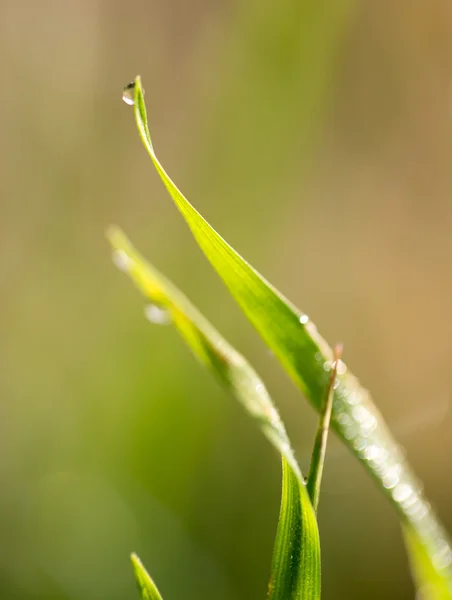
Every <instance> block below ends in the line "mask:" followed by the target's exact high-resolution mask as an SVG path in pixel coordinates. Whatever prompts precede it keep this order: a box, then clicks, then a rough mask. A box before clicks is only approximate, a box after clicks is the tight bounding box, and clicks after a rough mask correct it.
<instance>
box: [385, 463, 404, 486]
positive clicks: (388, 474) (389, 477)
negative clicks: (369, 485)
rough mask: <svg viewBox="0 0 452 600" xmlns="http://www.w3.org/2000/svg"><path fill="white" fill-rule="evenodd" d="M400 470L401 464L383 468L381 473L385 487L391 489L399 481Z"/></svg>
mask: <svg viewBox="0 0 452 600" xmlns="http://www.w3.org/2000/svg"><path fill="white" fill-rule="evenodd" d="M401 470H402V467H401V465H393V466H391V467H388V468H387V469H386V470H385V472H384V474H383V485H384V486H385V488H386V489H388V490H391V489H392V488H394V487H395V486H396V485H397V484H398V483H399V479H400V471H401Z"/></svg>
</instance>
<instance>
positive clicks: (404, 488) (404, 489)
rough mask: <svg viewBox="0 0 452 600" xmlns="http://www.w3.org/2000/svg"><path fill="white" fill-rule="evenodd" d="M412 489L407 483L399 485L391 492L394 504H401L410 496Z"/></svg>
mask: <svg viewBox="0 0 452 600" xmlns="http://www.w3.org/2000/svg"><path fill="white" fill-rule="evenodd" d="M412 493H413V488H412V487H411V485H408V484H407V483H399V484H398V485H396V486H395V488H394V489H393V491H392V497H393V498H394V500H395V501H396V502H400V503H401V504H403V503H404V502H405V501H406V500H408V498H409V497H410V496H411V495H412Z"/></svg>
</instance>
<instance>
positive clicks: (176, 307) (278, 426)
mask: <svg viewBox="0 0 452 600" xmlns="http://www.w3.org/2000/svg"><path fill="white" fill-rule="evenodd" d="M108 238H109V240H110V242H111V245H112V247H113V249H114V253H115V254H114V258H115V262H116V264H118V265H120V266H121V268H122V269H123V270H124V271H125V272H126V273H127V274H128V275H129V276H130V277H131V278H132V280H133V281H134V282H135V284H136V285H137V287H138V288H139V289H140V291H141V292H142V293H143V294H144V295H145V296H146V298H147V299H148V301H149V302H151V303H153V304H155V305H156V306H158V307H159V309H160V310H164V311H166V312H167V314H168V316H169V318H170V319H171V322H172V323H173V325H174V326H175V327H176V329H177V330H178V331H179V333H180V334H181V335H182V337H183V338H184V339H185V341H186V342H187V344H188V346H189V347H190V349H191V350H192V352H193V353H194V354H195V356H196V357H197V358H198V359H199V360H200V361H201V362H202V363H203V364H204V365H206V366H207V367H208V368H209V369H210V370H211V371H212V372H213V373H214V374H215V375H216V376H217V378H218V379H219V380H220V382H221V383H222V384H223V386H224V387H225V388H226V390H227V391H228V392H230V393H231V394H232V395H233V396H234V397H235V398H237V400H238V401H239V402H240V403H241V404H242V405H243V406H244V408H245V409H246V411H247V412H248V413H249V414H250V415H251V416H252V417H253V418H254V419H255V420H257V421H258V423H259V425H260V427H261V429H262V431H263V433H264V434H265V435H266V437H267V438H268V439H269V441H270V442H271V443H272V444H273V446H274V447H275V448H276V449H277V451H278V452H279V453H280V454H281V456H282V462H283V493H282V499H281V511H280V519H279V524H278V532H277V536H276V542H275V552H274V556H273V562H272V570H271V579H270V598H271V600H316V599H318V598H320V546H319V534H318V528H317V521H316V518H315V513H314V510H313V507H312V504H311V501H310V499H309V496H308V493H307V491H306V486H305V485H304V482H303V477H302V474H301V472H300V468H299V466H298V464H297V462H296V460H295V457H294V454H293V452H292V449H291V446H290V442H289V439H288V437H287V433H286V430H285V428H284V425H283V423H282V421H281V419H280V416H279V414H278V411H277V410H276V408H275V406H274V405H273V403H272V401H271V399H270V396H269V395H268V392H267V390H266V388H265V386H264V384H263V383H262V381H261V380H260V379H259V377H258V376H257V374H256V373H255V371H254V370H253V369H252V368H251V367H250V366H249V364H248V363H247V362H246V360H245V359H244V358H243V356H242V355H241V354H239V353H238V352H237V351H236V350H234V348H232V346H230V344H229V343H228V342H227V341H226V340H225V339H224V338H223V337H222V336H221V335H220V334H219V333H218V332H217V331H216V330H215V329H214V327H213V326H212V325H211V324H210V323H209V322H208V321H207V320H206V319H205V318H204V316H203V315H202V314H201V313H200V312H199V311H198V310H197V309H196V308H195V307H194V306H193V305H192V304H191V303H190V301H189V300H188V299H187V298H186V296H184V295H183V294H182V293H181V292H180V291H179V290H178V289H177V288H176V287H175V286H174V285H173V284H172V283H171V282H170V281H168V279H166V278H165V277H164V276H163V275H161V274H160V273H159V272H158V271H157V270H156V269H155V268H154V267H152V266H151V265H150V264H149V263H147V262H145V260H144V259H143V257H142V256H141V255H140V254H139V253H138V252H137V251H136V250H135V248H134V247H133V246H132V245H131V244H130V242H129V241H128V239H127V238H126V237H125V235H124V234H123V233H122V232H121V231H119V230H118V229H111V230H110V231H109V232H108Z"/></svg>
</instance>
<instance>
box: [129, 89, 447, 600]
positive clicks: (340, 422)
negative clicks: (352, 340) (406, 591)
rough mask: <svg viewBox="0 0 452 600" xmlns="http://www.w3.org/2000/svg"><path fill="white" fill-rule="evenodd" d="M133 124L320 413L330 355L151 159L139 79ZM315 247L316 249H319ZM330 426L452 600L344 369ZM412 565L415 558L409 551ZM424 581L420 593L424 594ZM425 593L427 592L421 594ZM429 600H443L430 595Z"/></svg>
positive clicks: (388, 447)
mask: <svg viewBox="0 0 452 600" xmlns="http://www.w3.org/2000/svg"><path fill="white" fill-rule="evenodd" d="M133 103H134V113H135V120H136V123H137V126H138V131H139V134H140V137H141V139H142V141H143V144H144V146H145V148H146V150H147V151H148V153H149V156H150V157H151V159H152V162H153V163H154V166H155V168H156V170H157V172H158V173H159V175H160V177H161V179H162V181H163V183H164V185H165V187H166V188H167V190H168V191H169V193H170V195H171V197H172V198H173V200H174V202H175V204H176V206H177V208H178V209H179V211H180V212H181V213H182V215H183V217H184V218H185V220H186V222H187V224H188V226H189V227H190V229H191V231H192V233H193V235H194V237H195V239H196V241H197V242H198V244H199V246H200V247H201V249H202V250H203V252H204V254H205V255H206V257H207V258H208V260H209V261H210V262H211V264H212V265H213V267H214V268H215V269H216V271H217V272H218V274H219V275H220V276H221V278H222V279H223V281H224V282H225V284H226V286H227V287H228V288H229V291H230V292H231V294H232V295H233V296H234V298H235V299H236V301H237V302H238V304H239V305H240V307H241V308H242V310H243V312H244V313H245V315H246V316H247V317H248V319H249V320H250V321H251V323H252V324H253V325H254V326H255V328H256V329H257V331H258V332H259V333H260V335H261V336H262V338H263V339H264V340H265V342H266V343H267V345H268V346H269V347H270V348H271V349H272V350H273V352H274V353H275V356H277V358H278V359H279V360H280V362H281V363H282V365H283V367H284V368H285V369H286V371H287V373H288V374H289V375H290V376H291V378H292V379H293V380H294V381H295V383H296V384H297V385H298V387H299V388H300V389H301V391H302V392H303V393H304V394H305V395H306V397H307V398H308V399H309V401H310V402H311V403H312V405H313V406H314V407H315V408H316V409H317V410H321V406H322V398H323V393H324V390H325V388H326V386H327V380H328V370H329V369H330V368H331V364H332V360H333V354H332V350H331V348H330V347H329V346H328V344H327V343H326V342H325V340H324V339H323V338H322V337H321V336H320V335H319V333H318V331H317V329H316V327H315V326H314V324H313V323H312V322H311V321H310V320H309V319H308V318H307V316H306V315H304V314H303V313H302V312H301V311H299V310H298V309H297V308H296V307H295V306H294V305H293V304H292V303H291V302H289V301H288V300H287V299H286V298H285V297H284V296H283V295H282V294H280V293H279V292H278V291H277V290H276V289H275V288H274V287H273V286H272V285H271V284H270V283H269V282H268V281H266V280H265V279H264V278H263V277H262V276H261V275H260V274H259V273H258V272H257V271H256V270H255V269H253V267H251V266H250V265H249V264H248V263H247V262H246V261H245V260H244V259H243V258H242V257H241V256H240V255H239V254H238V253H237V252H236V251H235V250H234V249H233V248H232V247H231V246H230V245H229V244H228V243H227V242H226V241H225V240H224V239H223V238H222V237H221V236H220V235H219V234H218V233H217V232H216V231H215V230H214V229H213V228H212V227H211V226H210V225H209V224H208V223H207V221H206V220H205V219H204V218H203V217H202V216H201V215H200V214H199V213H198V212H197V211H196V210H195V208H194V207H193V206H192V205H191V204H190V203H189V202H188V200H187V199H186V198H185V197H184V196H183V194H182V193H181V192H180V190H179V189H178V188H177V187H176V186H175V184H174V183H173V182H172V180H171V179H170V178H169V176H168V175H167V173H166V172H165V170H164V168H163V167H162V165H161V163H160V162H159V160H158V159H157V156H156V154H155V152H154V148H153V145H152V141H151V136H150V133H149V129H148V124H147V116H146V107H145V104H144V98H143V92H142V86H141V80H140V78H139V77H137V78H136V80H135V85H134V86H133ZM320 243H321V242H320ZM332 426H333V428H334V429H335V430H336V432H337V433H338V435H339V436H340V437H341V438H342V440H343V441H344V442H345V443H346V444H347V445H348V446H349V448H350V449H351V450H352V452H353V453H354V454H355V455H356V456H357V457H358V458H359V460H360V461H361V462H362V463H363V464H364V466H365V468H366V469H367V470H368V471H369V472H370V474H371V475H372V477H373V478H374V479H375V481H376V482H377V484H378V486H379V487H380V489H381V490H382V491H383V492H384V494H385V495H386V496H387V497H388V498H389V500H390V502H391V503H392V504H393V505H394V506H395V507H396V509H397V511H398V513H399V515H400V517H401V519H402V522H403V523H404V526H405V528H406V529H407V530H408V531H410V533H411V535H412V538H413V539H416V541H417V544H418V548H419V549H420V550H419V552H422V553H423V559H422V561H423V563H428V564H429V565H430V567H431V569H430V571H426V570H425V569H420V572H431V573H435V574H436V575H437V577H438V578H439V579H440V580H441V581H442V582H443V586H444V589H447V590H448V593H449V595H450V597H451V598H452V549H451V545H450V543H449V540H448V537H447V534H446V532H445V531H444V529H443V527H442V526H441V524H440V523H439V521H438V520H437V518H436V516H435V514H434V512H433V510H432V508H431V506H430V504H429V503H428V501H427V500H426V499H425V497H424V494H423V491H422V486H421V484H420V482H419V481H418V480H417V478H416V477H415V475H414V474H413V472H412V470H411V469H410V467H409V465H408V464H407V462H406V460H405V458H404V453H403V451H402V450H401V449H400V447H399V446H398V445H397V443H396V442H395V440H394V439H393V437H392V435H391V433H390V432H389V430H388V428H387V426H386V425H385V423H384V421H383V419H382V417H381V415H380V414H379V412H378V411H377V409H376V408H375V405H374V404H373V402H372V399H371V397H370V395H369V392H368V391H367V390H365V389H364V388H363V387H361V385H360V384H359V382H358V380H357V379H356V377H354V376H353V375H352V374H351V373H350V372H349V371H348V370H347V368H346V366H345V365H344V364H342V365H341V368H340V369H338V385H337V388H336V389H335V393H334V404H333V415H332ZM408 550H409V552H411V554H412V556H411V560H412V562H413V564H414V563H416V562H417V556H418V555H416V557H414V556H413V552H412V550H411V545H410V546H408ZM428 583H429V582H428V581H426V582H425V585H423V587H424V588H425V590H427V589H433V587H432V586H430V588H429V587H428ZM426 593H427V592H426ZM426 598H429V600H440V599H441V600H443V598H442V597H441V596H439V595H437V594H436V595H435V593H434V592H432V593H431V594H430V596H426Z"/></svg>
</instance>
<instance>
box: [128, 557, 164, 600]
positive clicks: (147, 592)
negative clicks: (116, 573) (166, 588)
mask: <svg viewBox="0 0 452 600" xmlns="http://www.w3.org/2000/svg"><path fill="white" fill-rule="evenodd" d="M130 560H131V561H132V567H133V572H134V575H135V579H136V581H137V584H138V589H139V590H140V595H141V598H142V600H162V597H161V595H160V592H159V591H158V589H157V586H156V585H155V583H154V582H153V581H152V578H151V576H150V575H149V573H148V572H147V571H146V569H145V568H144V566H143V563H142V562H141V560H140V559H139V558H138V556H137V555H136V554H132V556H131V557H130Z"/></svg>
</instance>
